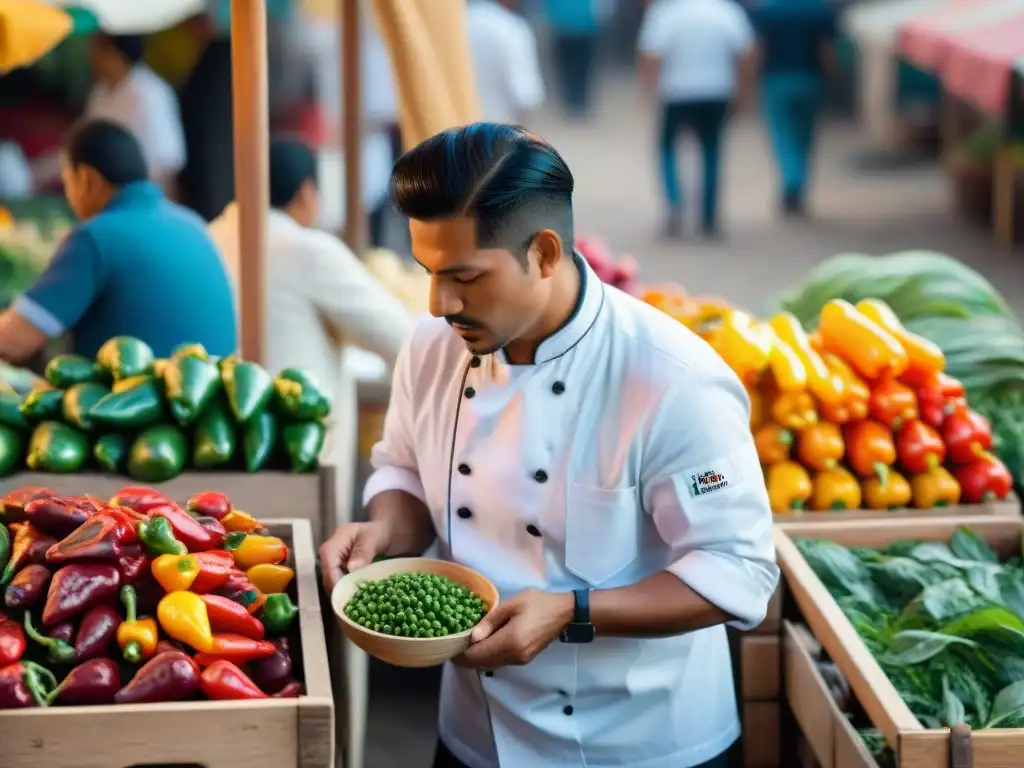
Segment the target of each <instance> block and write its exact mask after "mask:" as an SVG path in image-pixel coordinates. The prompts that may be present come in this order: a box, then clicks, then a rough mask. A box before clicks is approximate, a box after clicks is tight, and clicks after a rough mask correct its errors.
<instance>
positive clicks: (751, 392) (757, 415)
mask: <svg viewBox="0 0 1024 768" xmlns="http://www.w3.org/2000/svg"><path fill="white" fill-rule="evenodd" d="M746 390H747V397H748V398H750V431H751V432H753V431H754V430H756V429H757V428H758V427H760V426H761V425H762V424H764V419H765V408H764V395H762V394H761V390H759V389H754V388H753V387H747V388H746Z"/></svg>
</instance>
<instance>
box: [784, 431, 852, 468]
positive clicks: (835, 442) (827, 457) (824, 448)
mask: <svg viewBox="0 0 1024 768" xmlns="http://www.w3.org/2000/svg"><path fill="white" fill-rule="evenodd" d="M845 452H846V447H845V445H844V444H843V433H842V432H841V431H840V430H839V427H838V426H836V425H835V424H830V423H829V422H818V423H817V424H812V425H811V426H809V427H807V429H805V430H803V431H802V432H801V433H800V436H799V437H798V438H797V443H796V456H797V458H798V459H800V462H801V463H802V464H803V465H804V466H805V467H807V468H809V469H814V470H817V471H818V472H821V471H823V470H826V469H835V467H836V466H837V465H838V464H839V461H840V459H842V458H843V454H844V453H845Z"/></svg>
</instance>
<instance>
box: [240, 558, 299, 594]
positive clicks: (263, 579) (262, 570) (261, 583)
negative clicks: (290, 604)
mask: <svg viewBox="0 0 1024 768" xmlns="http://www.w3.org/2000/svg"><path fill="white" fill-rule="evenodd" d="M245 575H246V576H248V577H249V581H251V582H252V584H253V586H254V587H256V589H258V590H259V591H260V592H263V593H264V594H267V595H273V594H277V593H278V592H284V591H285V590H286V589H288V585H289V584H291V582H292V579H293V578H295V571H293V570H292V569H291V568H289V567H288V566H287V565H271V564H270V563H261V564H260V565H254V566H253V567H252V568H250V569H249V570H248V571H246V572H245Z"/></svg>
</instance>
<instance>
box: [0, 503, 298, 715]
mask: <svg viewBox="0 0 1024 768" xmlns="http://www.w3.org/2000/svg"><path fill="white" fill-rule="evenodd" d="M288 557H289V552H288V547H287V546H286V545H285V543H284V542H283V541H282V540H281V539H279V538H276V537H274V536H270V535H269V534H268V532H267V531H266V529H264V528H263V527H262V526H261V525H260V524H259V522H258V521H257V520H256V519H254V518H252V517H251V516H249V515H247V514H246V513H244V512H242V511H240V510H236V509H234V508H233V507H232V505H231V502H230V500H229V499H228V498H227V497H226V496H225V495H224V494H221V493H217V492H204V493H201V494H197V495H196V496H194V497H193V498H191V499H189V501H188V502H187V504H186V505H185V506H184V507H183V506H179V505H178V504H177V503H175V502H174V501H173V500H172V499H170V498H168V497H167V496H165V495H164V494H162V493H160V492H158V491H155V490H153V489H151V488H146V487H135V486H131V487H127V488H123V489H122V490H121V491H119V492H118V493H117V494H115V496H114V497H112V498H111V499H109V500H102V499H97V498H93V497H89V496H82V497H62V496H59V495H57V494H56V493H54V492H52V491H51V490H49V489H47V488H44V487H39V486H33V487H29V488H22V489H19V490H17V491H13V492H11V493H9V494H8V495H7V496H5V497H3V498H0V592H2V595H3V603H2V604H0V710H2V709H16V708H23V707H48V706H60V705H64V706H70V705H91V704H114V703H123V704H142V703H147V702H166V701H188V700H192V699H214V700H228V699H265V698H271V697H275V698H292V697H296V696H299V695H300V694H301V693H302V684H301V682H299V680H300V679H301V675H300V674H299V670H298V669H297V668H293V658H292V653H291V645H290V643H291V642H294V641H295V632H297V628H296V626H295V616H296V614H297V612H298V609H297V607H296V606H295V603H294V602H293V600H292V597H291V596H289V592H288V590H289V587H290V586H291V583H292V578H293V576H294V572H293V571H292V570H291V569H290V568H289V567H288V565H287V561H288Z"/></svg>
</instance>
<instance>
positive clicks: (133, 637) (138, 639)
mask: <svg viewBox="0 0 1024 768" xmlns="http://www.w3.org/2000/svg"><path fill="white" fill-rule="evenodd" d="M121 602H122V603H124V608H125V619H124V621H122V622H121V623H120V624H118V625H117V644H118V646H120V648H121V653H122V655H123V656H124V660H125V661H127V662H129V663H131V664H138V663H139V662H140V661H145V660H146V659H148V658H150V657H151V656H153V655H154V654H156V644H157V642H158V641H159V640H160V628H159V627H158V626H157V623H156V619H153V618H145V619H140V618H138V616H137V614H136V596H135V587H133V586H131V585H130V584H125V585H124V586H123V587H121Z"/></svg>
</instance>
